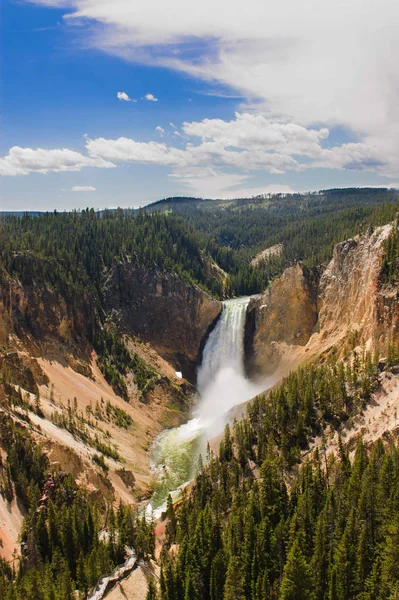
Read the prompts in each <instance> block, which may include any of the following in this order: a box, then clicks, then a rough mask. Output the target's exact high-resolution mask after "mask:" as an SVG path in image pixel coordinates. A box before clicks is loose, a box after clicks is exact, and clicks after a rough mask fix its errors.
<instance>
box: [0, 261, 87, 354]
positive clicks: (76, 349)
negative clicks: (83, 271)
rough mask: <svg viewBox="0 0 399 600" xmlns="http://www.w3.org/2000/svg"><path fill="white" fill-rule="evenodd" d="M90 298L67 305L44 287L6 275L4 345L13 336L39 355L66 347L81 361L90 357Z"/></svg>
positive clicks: (0, 331)
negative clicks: (25, 282) (26, 283)
mask: <svg viewBox="0 0 399 600" xmlns="http://www.w3.org/2000/svg"><path fill="white" fill-rule="evenodd" d="M93 304H94V303H93V302H92V301H91V299H90V298H84V297H81V298H77V299H75V301H74V303H70V302H67V301H66V300H65V298H63V297H62V296H61V295H60V294H59V293H57V292H56V291H55V290H53V289H51V288H50V287H49V286H47V285H45V284H44V283H43V284H31V285H22V284H21V283H20V282H19V281H17V280H14V279H12V278H11V277H9V276H8V275H7V274H6V273H4V272H2V273H1V278H0V344H2V345H6V344H7V343H9V340H10V335H11V336H13V335H14V336H16V337H18V338H19V339H20V340H22V341H23V343H24V344H25V346H26V348H27V349H28V350H29V351H30V352H32V353H33V354H36V353H37V352H38V351H39V346H40V354H42V353H43V350H44V351H47V352H49V353H51V352H52V351H57V350H58V346H60V345H61V346H62V347H63V349H64V350H65V351H67V352H68V353H71V354H73V355H75V356H77V357H79V358H81V357H87V356H89V344H88V340H90V339H92V338H93V335H94V329H95V314H94V310H93Z"/></svg>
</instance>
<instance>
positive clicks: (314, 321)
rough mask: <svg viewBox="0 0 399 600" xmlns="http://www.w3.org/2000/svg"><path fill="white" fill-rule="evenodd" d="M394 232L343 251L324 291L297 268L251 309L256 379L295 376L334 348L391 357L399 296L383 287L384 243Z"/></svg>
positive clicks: (372, 235)
mask: <svg viewBox="0 0 399 600" xmlns="http://www.w3.org/2000/svg"><path fill="white" fill-rule="evenodd" d="M390 231H391V225H386V226H384V227H380V228H378V229H376V230H375V231H372V230H371V229H370V230H369V231H367V232H366V233H364V234H363V235H360V236H357V237H355V238H353V239H350V240H347V241H345V242H342V243H340V244H338V245H337V246H336V247H335V249H334V252H333V257H332V260H331V261H330V263H329V264H328V266H327V268H326V269H325V270H324V272H323V273H322V275H321V277H320V281H319V283H318V284H317V276H315V275H314V273H313V272H310V271H309V270H308V269H306V268H305V267H303V265H300V264H298V265H296V266H295V267H290V268H289V269H287V270H286V271H285V272H284V274H283V275H282V277H281V278H279V279H277V280H275V281H273V282H272V284H271V285H270V287H269V288H268V289H267V290H266V292H265V293H264V294H262V296H260V297H258V298H257V299H254V300H252V301H251V303H250V305H249V309H248V315H247V324H246V349H247V350H246V358H247V369H248V371H249V372H250V373H251V374H270V373H271V372H274V371H275V370H277V369H278V368H280V369H281V370H287V369H289V368H293V367H295V366H296V365H298V364H300V363H302V362H303V361H305V360H309V359H310V358H311V357H312V356H316V355H320V354H322V353H323V352H326V351H328V350H329V349H330V348H332V347H334V348H335V351H336V353H337V355H340V354H343V353H344V352H345V351H346V350H352V349H354V348H355V347H356V346H362V347H366V348H370V349H377V348H378V349H379V350H381V351H384V349H386V344H387V342H388V340H389V338H390V336H392V335H393V334H395V332H399V293H398V290H397V288H396V287H395V286H390V285H385V286H381V285H380V273H381V263H382V257H383V253H384V242H385V240H386V239H387V237H388V236H389V233H390Z"/></svg>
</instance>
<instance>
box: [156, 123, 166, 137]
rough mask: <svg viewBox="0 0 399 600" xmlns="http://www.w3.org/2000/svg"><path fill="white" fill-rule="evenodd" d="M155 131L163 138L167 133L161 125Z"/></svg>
mask: <svg viewBox="0 0 399 600" xmlns="http://www.w3.org/2000/svg"><path fill="white" fill-rule="evenodd" d="M155 131H158V133H159V135H160V136H161V137H163V134H164V133H165V130H164V128H163V127H161V126H160V125H157V126H156V127H155Z"/></svg>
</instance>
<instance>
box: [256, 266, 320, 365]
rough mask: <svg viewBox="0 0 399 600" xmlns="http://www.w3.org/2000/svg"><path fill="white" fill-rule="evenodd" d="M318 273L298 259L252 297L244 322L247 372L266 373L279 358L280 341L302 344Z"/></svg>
mask: <svg viewBox="0 0 399 600" xmlns="http://www.w3.org/2000/svg"><path fill="white" fill-rule="evenodd" d="M317 304H318V273H317V271H316V270H310V269H308V268H307V267H306V266H305V265H303V264H302V263H298V264H296V265H295V266H293V267H289V268H288V269H286V270H285V271H284V273H283V275H282V276H281V277H279V278H278V279H275V280H274V281H273V282H272V283H271V285H270V286H269V287H268V288H267V289H266V291H265V292H264V293H263V294H262V295H260V296H258V297H255V298H253V299H252V300H251V301H250V303H249V306H248V310H247V319H246V324H245V349H246V364H247V370H248V372H249V374H250V375H252V376H253V375H256V374H260V373H261V374H269V373H272V372H273V371H275V369H276V367H277V366H278V364H279V362H280V360H281V343H284V344H289V345H301V346H304V345H305V344H306V343H307V341H308V340H309V338H310V336H311V335H312V333H313V331H314V328H315V325H316V323H317V318H318V305H317Z"/></svg>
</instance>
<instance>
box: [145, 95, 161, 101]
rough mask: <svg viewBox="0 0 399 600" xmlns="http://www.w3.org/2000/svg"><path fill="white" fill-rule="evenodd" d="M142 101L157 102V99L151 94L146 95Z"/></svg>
mask: <svg viewBox="0 0 399 600" xmlns="http://www.w3.org/2000/svg"><path fill="white" fill-rule="evenodd" d="M144 99H145V100H148V101H149V102H158V98H155V96H154V95H153V94H146V95H145V96H144Z"/></svg>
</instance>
